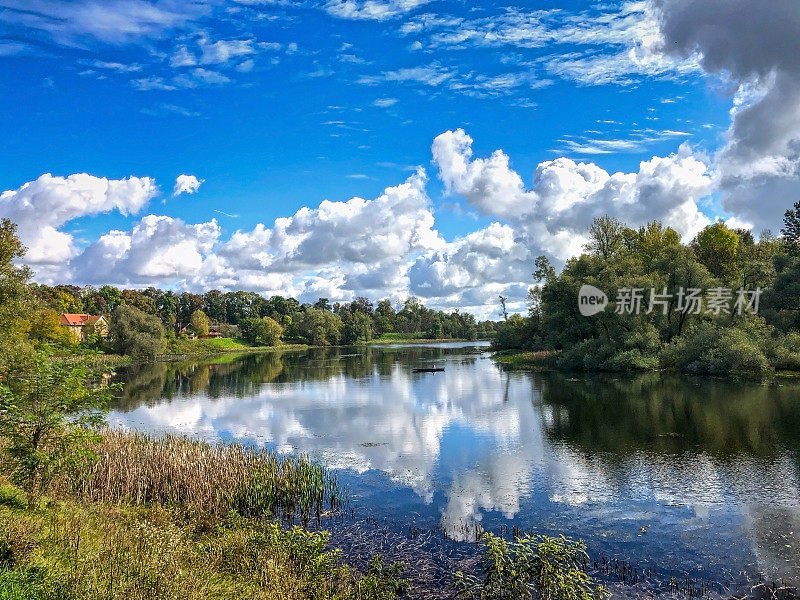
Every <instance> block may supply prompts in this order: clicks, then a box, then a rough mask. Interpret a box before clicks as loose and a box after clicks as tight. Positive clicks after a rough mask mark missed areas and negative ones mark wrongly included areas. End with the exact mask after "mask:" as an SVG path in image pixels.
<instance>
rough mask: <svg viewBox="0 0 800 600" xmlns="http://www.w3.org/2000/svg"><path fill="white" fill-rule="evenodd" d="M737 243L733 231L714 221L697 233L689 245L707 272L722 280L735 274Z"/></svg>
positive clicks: (738, 240) (736, 236) (728, 278)
mask: <svg viewBox="0 0 800 600" xmlns="http://www.w3.org/2000/svg"><path fill="white" fill-rule="evenodd" d="M739 243H740V239H739V236H738V235H736V232H735V231H733V230H732V229H730V228H729V227H728V226H727V225H725V223H714V224H713V225H708V226H707V227H706V228H705V229H703V230H702V231H701V232H700V233H698V234H697V237H695V239H694V240H692V243H691V244H690V245H691V247H692V249H693V250H694V251H695V254H697V258H698V260H699V261H700V262H701V263H703V264H704V265H705V267H706V269H708V272H709V273H711V274H712V275H713V276H714V277H716V278H718V279H721V280H722V281H729V280H730V279H731V278H733V277H735V276H736V270H737V269H736V267H737V262H736V256H737V252H738V250H739Z"/></svg>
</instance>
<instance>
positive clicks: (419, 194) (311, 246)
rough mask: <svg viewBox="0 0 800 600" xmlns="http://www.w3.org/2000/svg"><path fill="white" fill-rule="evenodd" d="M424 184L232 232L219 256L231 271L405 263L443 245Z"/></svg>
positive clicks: (419, 176) (414, 181) (413, 181)
mask: <svg viewBox="0 0 800 600" xmlns="http://www.w3.org/2000/svg"><path fill="white" fill-rule="evenodd" d="M425 182H426V176H425V172H424V171H423V170H421V169H420V170H419V171H417V173H415V174H414V175H412V176H411V177H409V179H408V180H407V181H406V182H405V183H402V184H400V185H398V186H395V187H390V188H387V189H386V191H385V192H384V193H383V194H381V195H380V196H379V197H378V198H376V199H374V200H365V199H363V198H353V199H352V200H349V201H347V202H330V201H328V200H325V201H323V202H322V203H321V204H320V205H319V207H318V208H316V209H310V208H305V207H304V208H301V209H300V210H299V211H297V212H296V213H295V214H294V215H292V216H291V217H284V218H279V219H276V220H275V223H274V225H273V227H272V228H270V229H267V228H266V227H265V226H263V225H258V226H256V227H255V228H254V229H253V230H252V231H250V232H241V231H238V232H236V233H235V234H234V235H233V236H232V237H231V240H230V241H229V242H228V243H227V244H226V245H225V246H224V247H223V248H222V249H221V251H220V253H221V254H222V255H224V256H225V257H227V258H228V259H229V260H230V261H231V263H232V264H233V265H235V266H241V267H243V268H267V267H268V268H269V269H270V270H273V271H279V272H292V271H298V270H303V269H312V268H319V267H322V266H324V265H331V264H336V265H340V264H368V265H374V264H380V263H381V262H382V261H386V260H394V259H399V260H404V259H406V257H407V256H408V255H409V253H412V252H421V251H425V250H428V249H431V248H433V247H437V246H438V245H440V243H441V242H440V239H439V236H438V233H437V232H436V231H435V230H434V229H433V225H434V218H433V214H432V213H431V212H430V207H429V202H430V201H429V199H428V196H427V194H426V192H425ZM245 249H247V252H244V250H245Z"/></svg>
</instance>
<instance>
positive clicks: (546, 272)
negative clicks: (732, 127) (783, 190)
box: [493, 202, 800, 378]
mask: <svg viewBox="0 0 800 600" xmlns="http://www.w3.org/2000/svg"><path fill="white" fill-rule="evenodd" d="M798 218H800V202H798V203H797V204H795V206H794V208H793V209H791V210H789V211H787V213H786V218H785V225H786V226H785V228H784V230H783V232H782V233H783V235H782V236H781V237H776V236H773V235H772V234H770V233H769V232H763V233H762V234H761V236H760V239H758V240H756V239H755V238H754V237H753V236H752V234H751V233H750V232H749V231H747V230H742V229H730V228H728V227H727V226H726V225H725V224H723V223H714V224H713V225H709V226H708V227H706V228H705V229H704V230H703V231H701V232H700V233H699V234H698V235H697V237H696V238H694V239H693V240H692V241H691V243H689V244H688V245H684V244H682V243H681V239H680V236H679V235H678V234H677V233H676V232H675V231H674V230H672V229H671V228H669V227H664V226H663V225H662V224H661V223H659V222H652V223H649V224H648V225H647V226H645V227H640V228H638V229H634V228H631V227H628V226H626V225H625V224H624V223H621V222H619V221H617V220H615V219H612V218H609V217H601V218H598V219H595V221H594V223H593V225H592V227H591V229H590V231H589V242H588V244H587V245H586V248H585V253H584V254H582V255H580V256H578V257H576V258H571V259H569V260H568V261H567V262H566V264H565V265H564V268H563V270H562V271H561V273H560V274H557V273H556V271H555V269H554V268H553V267H552V266H551V265H550V263H549V261H548V260H547V259H546V258H545V257H543V256H542V257H539V258H538V259H537V260H536V270H535V272H534V274H533V275H534V278H535V279H536V280H537V281H539V284H538V285H536V286H534V287H533V288H532V289H531V290H530V294H529V300H530V311H529V314H528V316H526V317H523V316H520V315H513V316H511V317H509V318H507V319H506V320H505V321H504V322H503V323H501V325H500V326H499V327H498V330H497V334H496V337H495V339H494V342H493V346H494V348H495V349H496V350H504V351H508V350H515V351H529V352H530V351H553V352H556V353H557V356H556V357H555V358H554V364H555V366H557V367H560V368H564V369H569V370H585V371H647V370H655V369H668V370H674V371H681V372H687V373H695V374H703V375H718V376H732V377H748V378H761V377H764V376H766V375H769V374H771V373H773V372H774V371H776V370H778V371H781V370H794V371H797V370H800V344H799V343H798V342H800V237H798V236H800V231H798V229H797V227H793V226H792V224H793V223H795V222H796V221H797V219H798ZM584 285H590V286H593V287H595V288H597V289H598V290H600V291H601V292H604V293H605V294H606V295H607V299H608V306H605V310H603V309H602V308H601V309H600V310H599V311H598V312H597V313H596V314H593V315H590V316H584V315H582V314H581V312H580V310H579V290H580V289H581V288H582V286H584ZM633 290H638V291H639V298H638V299H637V300H635V301H634V300H633V299H632V291H633ZM691 290H698V291H699V292H701V294H702V296H701V298H700V301H701V302H702V304H691V303H689V301H688V300H687V298H688V294H689V292H690V291H691ZM714 297H716V298H717V299H718V300H724V302H718V303H717V304H716V305H715V304H714V303H713V298H714ZM745 301H746V302H745ZM506 360H507V361H515V362H516V363H517V364H522V363H525V362H526V361H525V359H524V358H517V359H506Z"/></svg>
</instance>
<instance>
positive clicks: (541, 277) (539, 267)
mask: <svg viewBox="0 0 800 600" xmlns="http://www.w3.org/2000/svg"><path fill="white" fill-rule="evenodd" d="M533 264H534V266H535V267H536V268H535V269H534V271H533V278H534V279H535V280H536V281H547V280H549V279H552V278H553V277H555V276H556V270H555V268H554V267H553V265H551V264H550V259H548V258H547V257H546V256H537V257H536V259H535V260H534V261H533Z"/></svg>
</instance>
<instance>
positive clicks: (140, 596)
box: [0, 502, 405, 600]
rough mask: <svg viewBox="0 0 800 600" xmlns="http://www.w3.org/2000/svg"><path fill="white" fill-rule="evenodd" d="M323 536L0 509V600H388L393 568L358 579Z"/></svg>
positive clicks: (118, 512) (253, 525)
mask: <svg viewBox="0 0 800 600" xmlns="http://www.w3.org/2000/svg"><path fill="white" fill-rule="evenodd" d="M329 543H330V535H329V534H328V533H327V532H324V531H320V532H309V531H306V530H304V529H302V528H300V527H296V526H295V527H284V526H282V525H281V524H280V523H278V522H277V521H273V520H262V519H259V520H254V519H245V518H243V517H241V516H239V515H236V514H235V513H230V514H228V515H227V516H226V518H225V519H223V520H221V521H219V522H218V523H217V524H216V525H214V526H211V527H208V526H204V527H199V526H198V525H197V524H196V523H193V522H191V521H189V522H187V521H184V520H183V519H182V518H180V517H178V516H176V515H175V514H173V513H171V512H170V511H169V510H166V509H164V508H162V507H160V506H150V507H131V506H128V505H125V504H120V505H110V504H103V503H95V504H79V503H75V502H58V503H54V502H50V503H47V504H46V505H44V506H42V507H40V508H39V509H38V510H37V511H35V512H28V511H25V510H21V509H10V508H8V507H0V554H2V549H4V548H5V549H6V555H8V556H9V557H10V561H11V563H10V564H8V565H6V566H5V568H0V599H1V600H23V599H24V600H151V599H152V600H201V599H202V600H205V599H210V600H211V599H216V600H234V599H239V598H248V599H252V600H334V599H335V600H391V599H393V598H396V597H397V593H398V592H400V591H402V590H403V589H404V588H405V583H404V582H403V581H402V580H401V579H400V577H399V571H400V569H399V568H397V567H395V566H391V567H386V568H384V567H383V565H382V564H381V562H380V560H379V559H378V560H376V561H374V562H373V563H372V565H371V566H370V568H369V569H368V570H367V572H366V573H363V574H362V573H358V572H357V571H355V570H354V569H352V568H351V567H349V566H348V565H347V564H346V563H345V562H344V561H343V559H342V555H341V552H340V551H338V550H336V549H330V548H329Z"/></svg>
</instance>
